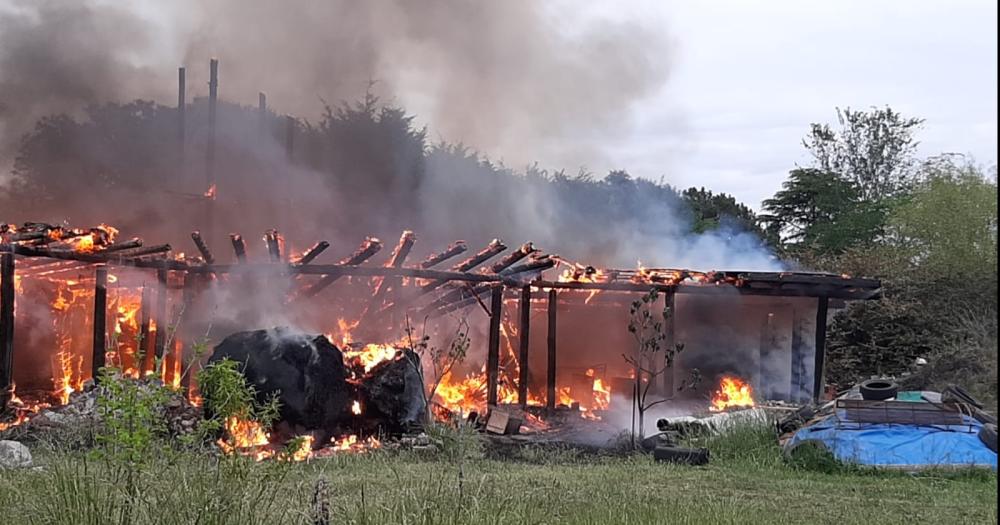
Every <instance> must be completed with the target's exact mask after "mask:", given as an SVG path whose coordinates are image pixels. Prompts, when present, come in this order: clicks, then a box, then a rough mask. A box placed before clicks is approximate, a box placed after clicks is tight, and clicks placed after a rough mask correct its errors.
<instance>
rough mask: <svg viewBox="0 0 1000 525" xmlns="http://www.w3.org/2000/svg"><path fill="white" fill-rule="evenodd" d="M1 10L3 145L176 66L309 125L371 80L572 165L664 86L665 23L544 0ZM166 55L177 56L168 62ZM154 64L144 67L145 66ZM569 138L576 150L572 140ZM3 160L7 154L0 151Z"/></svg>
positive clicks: (485, 147)
mask: <svg viewBox="0 0 1000 525" xmlns="http://www.w3.org/2000/svg"><path fill="white" fill-rule="evenodd" d="M11 2H12V3H10V4H9V5H8V7H7V8H6V9H4V8H2V7H0V108H2V109H0V111H2V112H3V113H2V120H3V124H2V127H0V142H2V143H3V144H4V145H6V148H5V150H4V152H5V153H7V154H8V155H9V153H10V151H11V144H13V143H14V141H16V138H17V137H18V136H20V134H21V133H22V132H23V131H24V130H25V128H26V127H27V126H30V125H31V123H32V122H33V121H34V120H35V119H37V118H38V117H39V116H41V115H42V114H48V113H53V112H63V111H72V110H75V109H78V108H79V107H81V106H83V105H86V104H90V103H95V102H105V101H111V100H126V99H131V98H139V97H141V98H147V99H149V98H153V99H156V100H159V101H161V102H166V103H169V102H170V101H171V100H172V97H173V95H172V94H171V93H172V91H173V87H174V77H173V75H174V69H173V68H174V66H175V65H182V64H185V65H187V66H188V78H189V81H188V90H189V91H190V92H191V93H192V94H204V92H205V91H206V88H205V82H206V81H207V78H206V76H207V71H203V70H207V67H205V64H206V62H207V59H208V58H209V57H212V56H214V57H218V58H219V59H220V61H221V83H220V84H221V87H220V92H221V93H222V96H224V97H225V98H227V99H228V100H234V101H243V102H244V103H253V102H254V101H256V98H257V97H256V95H257V92H258V91H264V92H266V93H267V94H268V96H269V101H270V103H271V105H272V106H274V107H275V108H276V109H277V110H278V111H279V112H285V113H292V114H296V115H299V116H302V117H305V118H315V117H317V116H318V114H319V112H320V111H321V109H322V107H323V101H324V100H325V101H328V102H331V103H337V102H339V101H340V100H348V99H351V100H353V99H355V98H357V97H358V95H359V94H360V93H363V92H364V90H365V89H366V87H367V86H368V84H369V82H371V81H376V90H377V91H378V92H379V93H380V94H381V95H383V96H384V97H386V98H387V99H388V100H395V101H397V102H400V103H403V104H404V105H406V106H407V107H409V108H410V109H411V110H416V111H418V113H419V115H418V116H419V117H420V119H421V121H422V122H426V123H429V124H430V125H431V126H432V128H433V129H432V136H435V135H436V136H440V137H442V138H444V139H447V140H449V141H463V142H465V143H466V144H470V145H472V146H473V147H476V148H477V149H479V150H481V151H485V152H489V153H490V154H491V155H493V156H497V157H503V158H505V159H507V160H508V162H513V163H518V164H519V163H523V162H528V161H531V160H534V159H537V158H539V157H540V156H541V157H544V158H545V160H547V161H550V162H552V161H554V162H557V163H564V164H565V165H568V166H570V167H573V168H574V169H575V166H579V165H582V164H587V163H588V162H593V161H595V160H597V159H599V158H600V156H601V154H600V148H599V147H597V141H599V140H601V139H602V138H608V137H611V136H612V135H613V134H615V133H617V132H619V131H621V130H622V129H623V128H624V127H625V126H626V125H627V121H628V117H627V112H628V110H629V109H630V108H631V107H632V106H633V104H635V103H636V102H637V101H639V100H641V99H642V98H643V97H644V96H647V95H650V94H652V93H653V92H654V91H655V90H657V89H658V88H659V87H660V86H661V85H662V84H663V83H664V82H665V80H666V78H667V73H668V67H667V62H668V60H667V57H666V56H664V49H668V48H669V45H668V43H667V42H665V37H664V36H663V34H664V33H663V31H662V29H661V28H655V27H648V26H646V25H644V24H643V23H642V22H640V21H632V22H620V21H607V20H602V21H600V22H597V21H589V22H588V21H587V20H585V19H584V17H582V15H580V14H579V13H577V12H575V10H568V11H569V12H556V11H555V10H554V9H553V8H552V6H548V7H546V5H543V4H542V3H540V2H530V1H527V0H513V1H504V2H465V1H458V0H432V1H427V2H408V1H402V0H395V1H394V0H376V1H368V2H354V1H349V0H338V1H328V2H312V1H307V0H292V1H286V2H265V1H249V2H248V1H241V0H217V1H212V2H194V1H181V2H160V3H149V4H142V3H140V4H133V5H134V6H136V5H137V7H133V8H132V9H131V10H130V9H128V8H126V7H124V6H123V5H122V4H118V3H105V2H98V1H94V0H90V1H82V2H66V1H57V0H43V1H41V2H36V1H27V0H11ZM171 60H173V62H172V61H171ZM154 63H155V65H154ZM567 144H572V145H569V146H568V145H567ZM8 162H9V160H8Z"/></svg>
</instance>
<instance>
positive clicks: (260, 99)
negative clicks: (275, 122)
mask: <svg viewBox="0 0 1000 525" xmlns="http://www.w3.org/2000/svg"><path fill="white" fill-rule="evenodd" d="M257 125H258V126H259V127H260V134H261V136H264V135H266V134H267V95H265V94H264V92H263V91H262V92H260V93H257Z"/></svg>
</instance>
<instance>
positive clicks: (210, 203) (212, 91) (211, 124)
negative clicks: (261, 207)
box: [157, 58, 219, 330]
mask: <svg viewBox="0 0 1000 525" xmlns="http://www.w3.org/2000/svg"><path fill="white" fill-rule="evenodd" d="M218 98H219V61H218V60H216V59H214V58H213V59H211V60H210V61H209V63H208V140H207V142H206V147H205V191H206V192H211V193H212V195H213V198H209V199H205V215H206V219H205V226H206V228H205V232H206V233H205V235H206V236H207V237H208V238H209V239H212V236H213V234H214V233H215V225H214V219H215V214H214V211H215V210H214V207H215V204H214V203H215V198H214V195H217V194H218V193H217V192H218V189H217V188H216V187H215V112H216V107H217V105H218ZM157 330H159V327H157Z"/></svg>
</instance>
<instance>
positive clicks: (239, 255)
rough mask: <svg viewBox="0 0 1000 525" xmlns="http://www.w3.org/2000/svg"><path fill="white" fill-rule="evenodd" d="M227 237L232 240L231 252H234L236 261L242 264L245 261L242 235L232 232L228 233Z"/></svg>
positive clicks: (245, 248) (245, 254)
mask: <svg viewBox="0 0 1000 525" xmlns="http://www.w3.org/2000/svg"><path fill="white" fill-rule="evenodd" d="M229 239H230V240H231V241H233V253H235V254H236V262H238V263H240V264H244V263H246V262H247V245H246V243H245V242H243V236H242V235H240V234H238V233H232V234H230V235H229Z"/></svg>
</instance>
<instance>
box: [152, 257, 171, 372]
mask: <svg viewBox="0 0 1000 525" xmlns="http://www.w3.org/2000/svg"><path fill="white" fill-rule="evenodd" d="M156 283H157V287H156V313H155V314H154V315H155V316H156V317H155V323H156V341H155V342H154V345H153V355H154V356H155V358H156V359H163V349H164V347H165V346H166V344H167V293H168V291H167V269H166V266H164V267H163V268H160V269H158V270H156ZM153 363H154V367H155V363H156V361H155V360H154V361H153Z"/></svg>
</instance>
